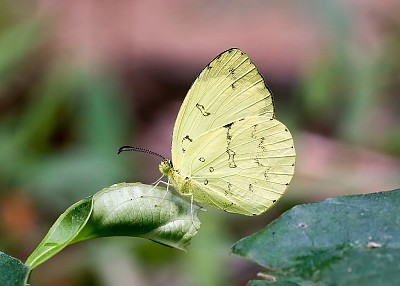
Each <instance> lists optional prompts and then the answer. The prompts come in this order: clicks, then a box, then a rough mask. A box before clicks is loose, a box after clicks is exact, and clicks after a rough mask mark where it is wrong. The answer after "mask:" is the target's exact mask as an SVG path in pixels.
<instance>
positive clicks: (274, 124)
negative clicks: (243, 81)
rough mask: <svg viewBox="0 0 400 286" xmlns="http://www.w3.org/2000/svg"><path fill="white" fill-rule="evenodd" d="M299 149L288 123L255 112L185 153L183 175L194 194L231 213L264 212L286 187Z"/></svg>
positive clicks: (206, 136) (215, 131)
mask: <svg viewBox="0 0 400 286" xmlns="http://www.w3.org/2000/svg"><path fill="white" fill-rule="evenodd" d="M294 163H295V150H294V146H293V139H292V136H291V134H290V132H289V131H288V130H287V128H286V127H285V126H284V125H283V124H282V123H280V122H279V121H277V120H275V119H272V118H268V117H266V116H253V117H248V118H245V119H241V120H237V121H234V122H232V123H230V124H226V125H225V126H221V127H217V128H214V129H212V130H210V131H208V132H205V133H204V134H202V135H200V136H199V137H197V139H195V140H194V141H193V142H192V143H191V144H190V146H189V147H188V148H187V150H186V152H185V154H184V155H183V160H182V165H181V168H180V174H181V176H183V177H188V178H190V180H191V182H192V192H193V198H194V200H195V201H197V202H199V203H205V204H208V205H212V206H214V207H217V208H220V209H223V210H225V211H228V212H235V213H240V214H245V215H255V214H260V213H262V212H264V211H265V210H266V209H268V208H269V207H270V206H271V205H272V204H273V203H274V202H276V201H277V200H278V199H279V198H280V197H281V196H282V195H283V193H284V192H285V191H286V189H287V186H288V184H289V182H290V181H291V178H292V176H293V173H294Z"/></svg>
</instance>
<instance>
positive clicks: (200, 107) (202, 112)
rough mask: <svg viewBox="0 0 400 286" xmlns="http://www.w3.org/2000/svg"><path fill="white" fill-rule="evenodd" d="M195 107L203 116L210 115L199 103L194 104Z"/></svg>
mask: <svg viewBox="0 0 400 286" xmlns="http://www.w3.org/2000/svg"><path fill="white" fill-rule="evenodd" d="M196 107H197V109H198V110H200V112H201V114H202V115H203V116H209V115H210V114H211V113H210V112H208V111H206V109H205V108H204V106H203V105H201V104H199V103H196Z"/></svg>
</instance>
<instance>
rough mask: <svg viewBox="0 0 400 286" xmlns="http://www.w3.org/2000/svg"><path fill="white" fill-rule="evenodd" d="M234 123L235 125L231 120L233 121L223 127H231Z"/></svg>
mask: <svg viewBox="0 0 400 286" xmlns="http://www.w3.org/2000/svg"><path fill="white" fill-rule="evenodd" d="M232 125H233V122H231V123H228V124H225V125H224V126H223V127H225V128H231V127H232Z"/></svg>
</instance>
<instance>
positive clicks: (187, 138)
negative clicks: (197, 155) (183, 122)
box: [181, 135, 193, 153]
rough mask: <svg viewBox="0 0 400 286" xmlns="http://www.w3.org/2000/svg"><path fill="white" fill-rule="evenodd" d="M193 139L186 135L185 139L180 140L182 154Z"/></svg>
mask: <svg viewBox="0 0 400 286" xmlns="http://www.w3.org/2000/svg"><path fill="white" fill-rule="evenodd" d="M192 142H193V139H192V138H190V137H189V135H186V136H185V137H183V138H182V141H181V143H182V152H183V153H185V152H186V147H187V146H188V145H189V143H192Z"/></svg>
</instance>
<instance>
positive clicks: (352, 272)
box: [232, 190, 400, 286]
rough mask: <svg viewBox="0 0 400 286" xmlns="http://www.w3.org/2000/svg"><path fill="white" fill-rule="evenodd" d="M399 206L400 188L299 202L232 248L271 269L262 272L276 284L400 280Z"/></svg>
mask: <svg viewBox="0 0 400 286" xmlns="http://www.w3.org/2000/svg"><path fill="white" fill-rule="evenodd" d="M399 206H400V190H394V191H388V192H381V193H374V194H367V195H356V196H344V197H337V198H333V199H328V200H326V201H323V202H320V203H313V204H306V205H300V206H296V207H294V208H292V209H291V210H289V211H288V212H286V213H284V214H283V215H282V216H281V217H280V218H278V219H277V220H275V221H274V222H273V223H271V224H270V225H269V226H267V227H266V228H265V229H263V230H261V231H260V232H257V233H255V234H253V235H251V236H249V237H246V238H244V239H242V240H240V241H238V242H237V243H236V244H235V245H234V246H233V247H232V252H233V253H235V254H237V255H240V256H243V257H245V258H247V259H249V260H251V261H254V262H256V263H258V264H259V265H261V266H264V267H266V268H268V269H269V270H270V271H272V272H268V273H266V274H261V277H262V276H263V275H264V276H265V275H268V276H271V277H273V278H274V279H275V280H276V281H277V282H280V283H283V284H275V285H315V284H316V283H321V284H318V285H363V286H365V285H398V284H397V283H398V281H400V216H399ZM271 277H269V278H271ZM267 280H268V279H267ZM285 282H287V283H286V284H285ZM289 282H290V283H289ZM251 283H256V284H250V285H266V284H268V283H269V282H267V281H263V282H261V281H259V282H251ZM257 283H260V284H257Z"/></svg>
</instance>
